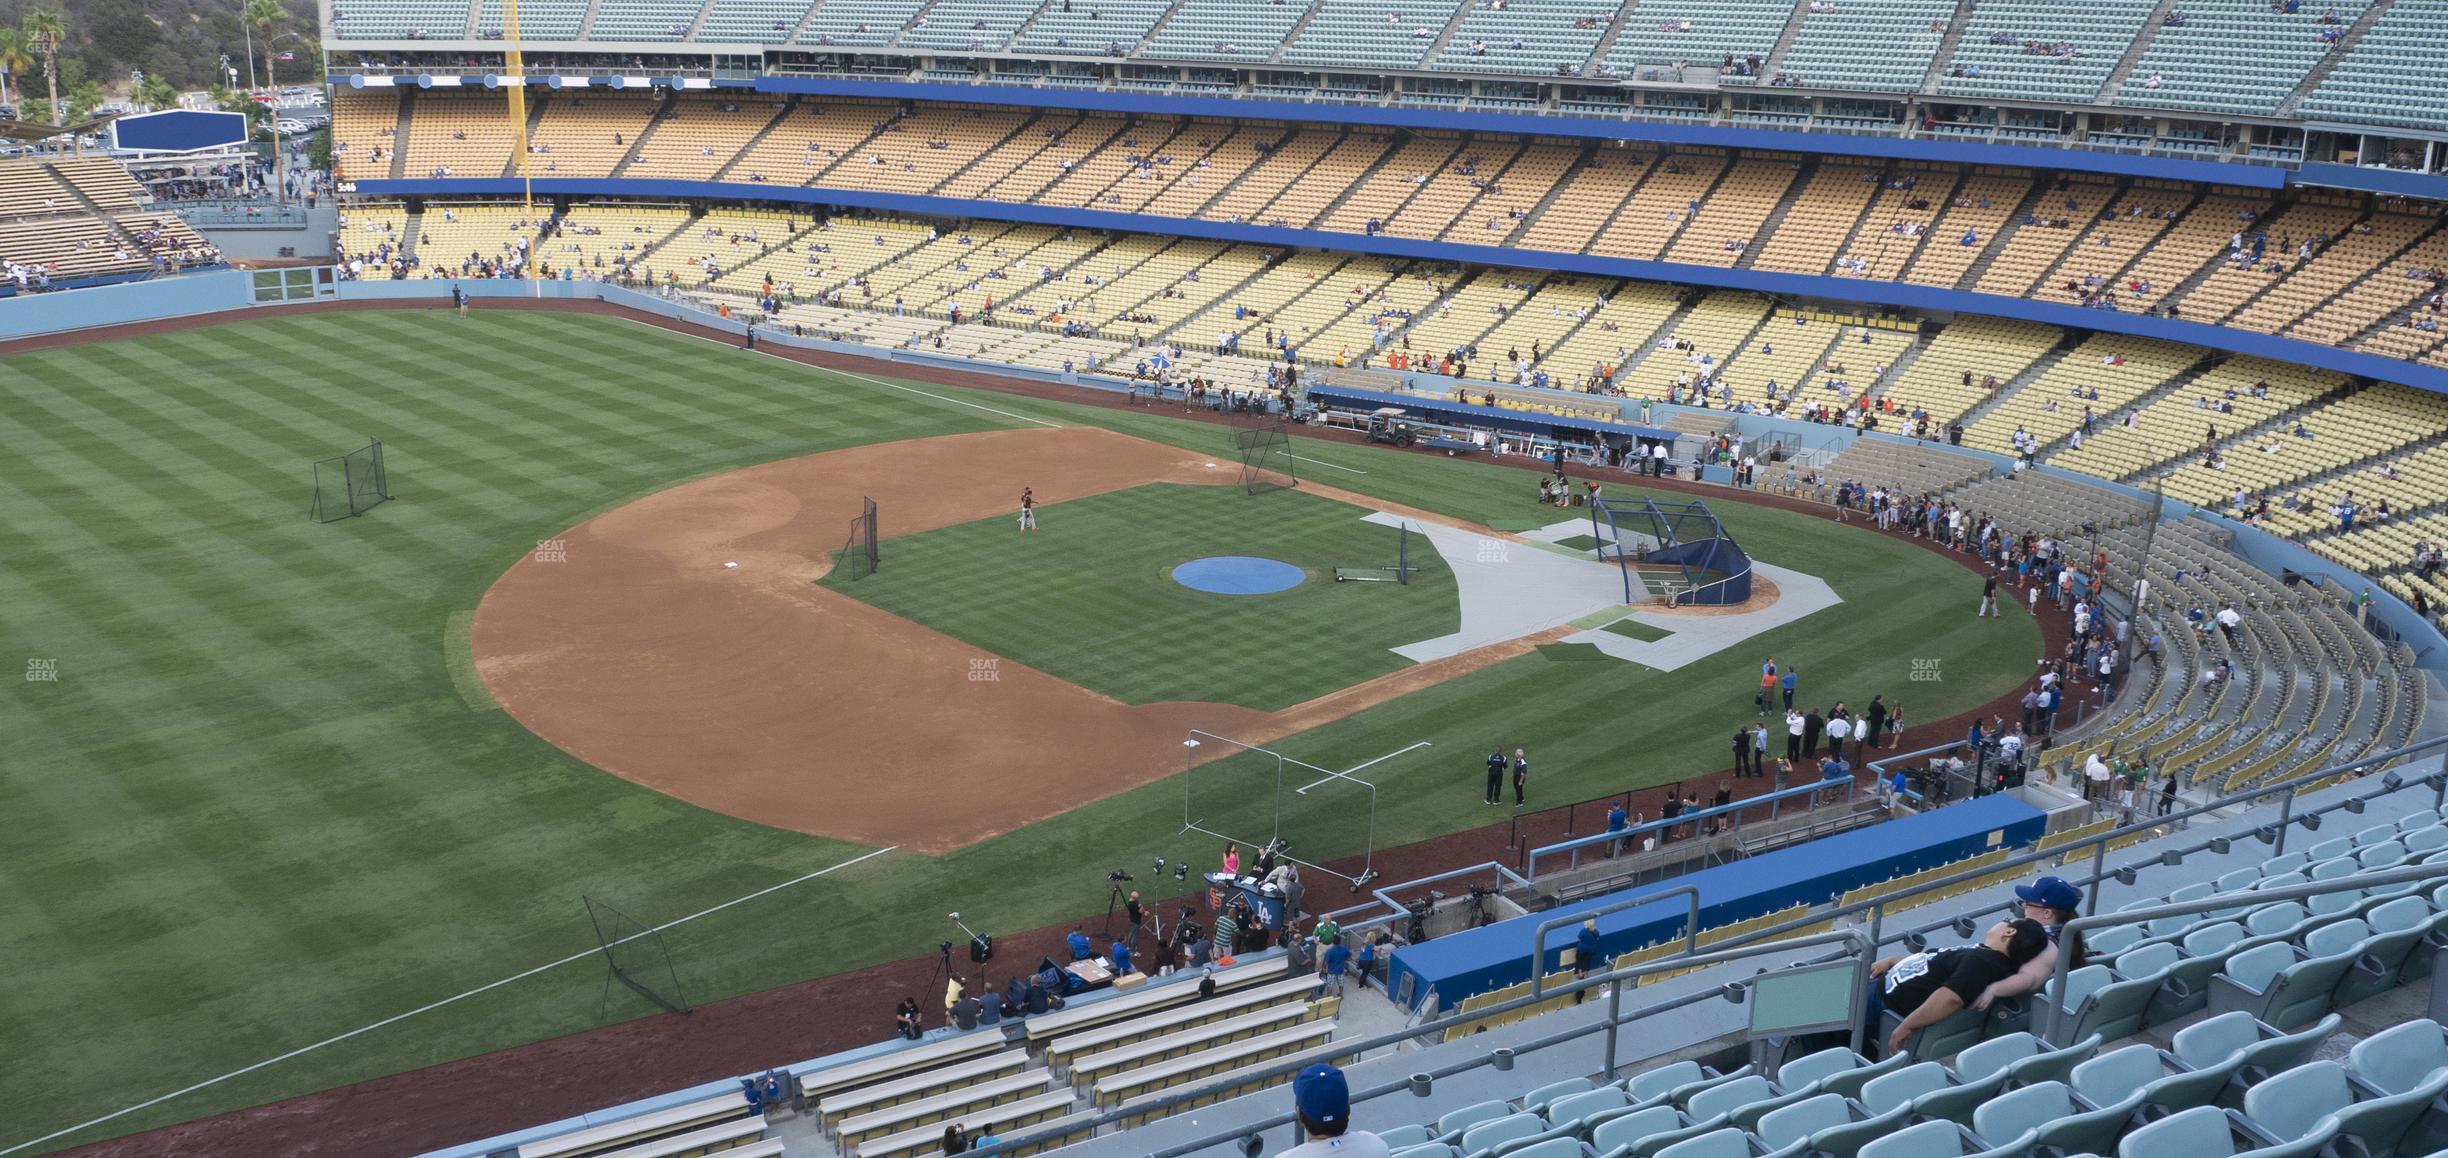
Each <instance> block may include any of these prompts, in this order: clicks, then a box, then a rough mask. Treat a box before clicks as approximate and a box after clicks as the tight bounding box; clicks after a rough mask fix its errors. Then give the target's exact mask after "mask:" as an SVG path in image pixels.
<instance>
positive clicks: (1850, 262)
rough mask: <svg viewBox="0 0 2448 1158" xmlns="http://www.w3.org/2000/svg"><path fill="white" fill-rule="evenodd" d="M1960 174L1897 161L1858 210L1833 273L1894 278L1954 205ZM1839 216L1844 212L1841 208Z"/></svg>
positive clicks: (1790, 217)
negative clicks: (1875, 191)
mask: <svg viewBox="0 0 2448 1158" xmlns="http://www.w3.org/2000/svg"><path fill="white" fill-rule="evenodd" d="M1963 178H1964V174H1963V171H1962V170H1960V169H1957V168H1955V167H1954V166H1951V165H1933V164H1929V163H1926V162H1904V163H1900V164H1898V165H1896V166H1895V167H1894V168H1893V170H1892V171H1891V172H1890V173H1889V174H1888V175H1887V176H1886V177H1885V179H1884V181H1883V183H1882V184H1881V185H1880V187H1879V190H1878V195H1877V196H1876V197H1875V198H1873V199H1872V200H1871V202H1870V207H1869V208H1868V209H1867V210H1865V211H1863V212H1862V213H1861V214H1860V218H1859V219H1860V224H1859V225H1857V226H1855V227H1854V229H1853V235H1852V236H1851V237H1849V238H1847V239H1846V240H1845V242H1844V245H1843V246H1842V249H1841V252H1839V253H1838V255H1837V257H1838V261H1837V265H1836V269H1835V273H1836V275H1837V276H1839V277H1873V278H1892V277H1895V276H1896V275H1897V273H1898V272H1900V271H1902V270H1903V269H1904V268H1905V267H1906V266H1908V265H1909V264H1910V263H1911V262H1912V259H1913V255H1914V254H1915V253H1917V252H1919V251H1920V248H1921V247H1922V246H1923V245H1925V244H1929V243H1930V238H1931V237H1932V236H1933V234H1932V232H1931V230H1932V225H1933V223H1934V222H1936V220H1937V219H1938V217H1939V215H1940V214H1943V213H1945V212H1947V211H1948V210H1949V209H1951V208H1952V203H1953V201H1954V197H1955V190H1956V188H1957V186H1959V185H1961V184H1962V182H1963ZM1797 216H1803V215H1800V214H1792V213H1788V214H1787V215H1786V218H1785V219H1786V221H1788V222H1791V221H1793V219H1794V218H1795V217H1797ZM1838 216H1842V211H1841V210H1840V211H1839V213H1838ZM1772 245H1773V241H1772ZM1763 260H1765V259H1764V258H1763Z"/></svg>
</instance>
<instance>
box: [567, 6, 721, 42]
mask: <svg viewBox="0 0 2448 1158" xmlns="http://www.w3.org/2000/svg"><path fill="white" fill-rule="evenodd" d="M698 6H699V5H698V0H595V19H594V21H593V22H592V23H590V24H588V25H587V39H589V40H610V41H633V40H635V41H650V40H682V39H686V38H687V36H688V34H689V26H690V25H691V24H693V23H695V22H696V20H697V9H698Z"/></svg>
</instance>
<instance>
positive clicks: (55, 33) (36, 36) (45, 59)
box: [25, 8, 68, 128]
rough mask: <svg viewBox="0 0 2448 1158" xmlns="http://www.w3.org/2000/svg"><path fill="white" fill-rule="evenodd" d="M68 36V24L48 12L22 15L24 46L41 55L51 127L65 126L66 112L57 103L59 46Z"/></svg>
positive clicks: (36, 10) (48, 10)
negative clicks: (47, 90) (49, 106)
mask: <svg viewBox="0 0 2448 1158" xmlns="http://www.w3.org/2000/svg"><path fill="white" fill-rule="evenodd" d="M67 36H68V24H67V21H65V20H63V19H61V17H60V14H59V13H58V12H56V11H54V10H52V9H49V8H37V9H35V10H33V11H32V12H28V13H26V14H25V38H26V43H27V44H28V45H29V46H31V47H32V48H33V49H34V51H36V52H39V53H41V54H42V66H43V81H44V83H45V84H47V85H48V86H49V88H50V90H51V127H53V128H58V127H59V126H61V125H64V124H67V123H68V110H67V108H66V107H64V106H62V105H61V104H60V99H59V46H60V41H61V40H63V39H66V38H67Z"/></svg>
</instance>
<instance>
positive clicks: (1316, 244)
mask: <svg viewBox="0 0 2448 1158" xmlns="http://www.w3.org/2000/svg"><path fill="white" fill-rule="evenodd" d="M529 186H532V191H533V193H534V194H535V195H536V196H539V197H564V196H566V197H589V198H591V197H632V198H634V197H658V198H671V199H676V200H700V201H762V202H769V203H774V204H781V205H802V206H810V207H817V206H824V207H832V208H836V209H869V210H880V211H886V212H895V213H906V214H911V215H915V216H920V217H937V218H968V219H982V220H990V221H1018V222H1025V223H1029V224H1036V225H1053V226H1065V227H1070V228H1075V229H1095V230H1104V231H1109V232H1114V233H1154V234H1165V235H1170V236H1176V237H1199V238H1207V239H1211V240H1216V241H1230V242H1238V243H1242V244H1248V245H1268V246H1281V247H1285V248H1298V249H1323V250H1337V251H1341V252H1346V253H1367V254H1377V255H1381V256H1385V257H1394V258H1404V259H1410V260H1419V261H1444V262H1453V263H1456V264H1465V265H1487V266H1501V267H1507V268H1514V269H1534V270H1553V271H1557V272H1562V273H1580V274H1590V275H1594V276H1599V277H1620V278H1634V279H1638V280H1641V281H1654V282H1669V283H1674V284H1678V285H1698V286H1709V287H1714V288H1722V289H1734V290H1750V291H1753V292H1756V293H1763V294H1770V295H1774V296H1777V297H1786V298H1807V299H1813V300H1819V301H1831V302H1849V303H1861V304H1867V305H1874V306H1894V307H1897V308H1899V309H1906V310H1914V311H1918V312H1921V313H1965V314H1984V315H1988V316H1992V317H2001V318H2016V319H2020V320H2023V321H2031V322H2045V323H2048V324H2050V325H2055V326H2063V327H2066V328H2069V329H2080V330H2100V331H2105V332H2108V333H2117V334H2132V335H2135V336H2137V337H2145V338H2156V339H2159V340H2162V341H2168V342H2181V343H2184V344H2187V345H2193V346H2201V347H2204V348H2207V349H2213V350H2224V351H2227V352H2230V353H2236V354H2250V355H2253V356H2256V357H2261V358H2268V359H2271V360H2273V361H2278V362H2293V363H2296V364H2299V365H2305V366H2317V367H2320V368H2321V369H2324V370H2335V371H2337V372H2339V373H2341V374H2353V375H2357V376H2360V377H2365V378H2371V379H2374V380H2377V381H2383V382H2396V383H2401V384H2403V385H2407V386H2412V387H2416V388H2418V389H2423V390H2433V391H2438V392H2441V393H2448V368H2441V367H2437V366H2421V365H2415V364H2413V363H2409V362H2402V361H2399V360H2397V359H2394V358H2385V357H2381V356H2380V355H2377V354H2366V353H2362V352H2359V351H2355V350H2341V349H2337V348H2335V347H2332V346H2324V345H2320V344H2318V343H2314V342H2302V341H2296V340H2294V339H2291V338H2282V337H2277V336H2275V335H2271V334H2259V333H2252V332H2249V331H2245V330H2235V329H2229V328H2227V327H2225V326H2219V325H2212V324H2209V323H2205V322H2191V321H2178V320H2175V319H2171V318H2159V317H2145V316H2143V315H2141V314H2129V313H2120V312H2117V311H2113V310H2094V309H2084V308H2082V307H2080V306H2071V305H2065V304H2062V303H2059V302H2048V301H2034V300H2031V299H2028V298H2019V297H2007V296H2003V295H1997V294H1977V293H1971V292H1968V291H1964V290H1955V289H1942V288H1939V287H1936V286H1925V285H1909V284H1905V283H1903V282H1888V281H1870V280H1866V279H1861V278H1837V277H1825V276H1819V275H1812V274H1793V273H1771V272H1769V271H1766V270H1757V269H1720V268H1717V267H1715V266H1700V265H1682V264H1678V263H1674V262H1664V261H1635V260H1632V259H1629V258H1620V257H1605V256H1601V255H1597V254H1586V253H1551V252H1544V251H1540V250H1535V249H1516V248H1509V247H1504V246H1494V245H1463V244H1459V243H1456V242H1447V241H1423V240H1418V239H1414V238H1405V237H1386V236H1383V235H1379V236H1376V237H1368V236H1363V235H1360V234H1353V233H1337V232H1331V231H1327V230H1319V229H1290V228H1281V227H1276V226H1268V225H1255V224H1250V223H1247V222H1233V221H1198V220H1188V219H1183V218H1177V217H1161V216H1155V215H1152V214H1144V213H1118V212H1112V211H1108V210H1101V209H1076V208H1072V207H1069V206H1061V205H1031V204H1022V203H1018V202H1009V201H972V200H966V199H962V198H953V197H926V196H915V195H909V194H899V193H876V192H869V191H865V190H849V189H823V188H807V187H797V186H779V185H767V184H747V183H736V182H733V183H725V182H714V181H649V180H635V181H632V180H619V179H613V178H550V179H540V180H536V181H533V182H521V181H519V180H516V179H512V178H473V179H471V178H449V179H438V180H437V179H424V180H401V181H387V180H386V181H359V182H357V183H356V191H357V192H358V193H360V194H367V195H372V196H390V197H516V196H519V195H520V194H521V191H522V189H525V188H528V187H529ZM1931 243H1932V244H1952V243H1951V242H1949V241H1947V240H1946V239H1944V238H1933V239H1932V241H1931ZM1326 354H1327V355H1328V356H1331V355H1332V351H1327V352H1326Z"/></svg>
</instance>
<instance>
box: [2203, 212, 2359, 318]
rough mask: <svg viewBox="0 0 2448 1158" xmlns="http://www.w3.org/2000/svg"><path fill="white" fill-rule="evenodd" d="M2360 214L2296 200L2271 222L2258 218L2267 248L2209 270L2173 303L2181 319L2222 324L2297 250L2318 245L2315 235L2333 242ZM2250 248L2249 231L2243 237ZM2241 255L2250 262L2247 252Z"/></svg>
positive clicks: (2275, 278)
mask: <svg viewBox="0 0 2448 1158" xmlns="http://www.w3.org/2000/svg"><path fill="white" fill-rule="evenodd" d="M2360 216H2362V214H2361V213H2360V212H2359V211H2358V210H2356V209H2355V208H2353V207H2352V206H2350V205H2345V204H2340V203H2336V202H2332V201H2326V200H2317V201H2304V202H2299V203H2297V204H2295V205H2293V206H2291V207H2289V208H2288V209H2287V210H2286V211H2285V212H2283V213H2280V214H2279V215H2278V216H2277V217H2276V218H2275V219H2272V218H2267V217H2265V218H2262V219H2261V220H2260V221H2259V222H2258V223H2257V228H2258V229H2259V230H2260V231H2261V232H2262V233H2263V234H2264V235H2265V236H2267V237H2268V239H2269V243H2268V249H2267V251H2266V252H2265V253H2264V255H2263V256H2262V258H2261V259H2260V260H2258V261H2233V260H2222V262H2221V264H2220V266H2219V268H2218V270H2217V271H2216V272H2213V273H2212V274H2211V275H2210V276H2209V277H2208V278H2207V279H2205V280H2204V281H2203V282H2202V283H2201V284H2200V285H2198V286H2195V287H2194V289H2193V292H2191V293H2189V294H2185V295H2184V296H2182V297H2180V298H2177V299H2176V304H2177V305H2178V306H2179V307H2180V308H2182V310H2183V311H2184V316H2185V317H2186V318H2188V319H2190V320H2193V321H2197V322H2218V321H2225V320H2227V319H2228V318H2229V317H2231V316H2233V315H2234V314H2235V312H2236V310H2237V308H2238V307H2240V306H2242V305H2243V304H2244V303H2245V302H2246V301H2247V300H2249V299H2251V298H2252V297H2253V295H2255V294H2258V293H2260V292H2262V291H2264V290H2266V289H2268V288H2269V287H2270V286H2272V285H2273V284H2276V282H2277V281H2278V280H2279V279H2280V278H2281V277H2284V276H2285V274H2286V271H2287V270H2289V269H2291V268H2293V267H2294V265H2295V261H2296V250H2297V248H2298V247H2300V246H2302V245H2304V244H2306V243H2312V244H2313V247H2314V248H2315V249H2317V248H2319V243H2317V242H2315V241H2314V238H2316V237H2326V238H2335V237H2337V236H2338V235H2340V234H2342V233H2344V232H2345V231H2346V229H2347V227H2348V226H2351V225H2353V224H2354V222H2355V219H2356V218H2358V217H2360ZM2245 236H2246V239H2247V243H2248V244H2249V241H2250V238H2251V236H2252V233H2251V232H2250V230H2249V229H2248V231H2247V232H2246V234H2245ZM2243 256H2245V257H2247V258H2249V257H2250V252H2249V251H2246V252H2245V253H2244V254H2243Z"/></svg>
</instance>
